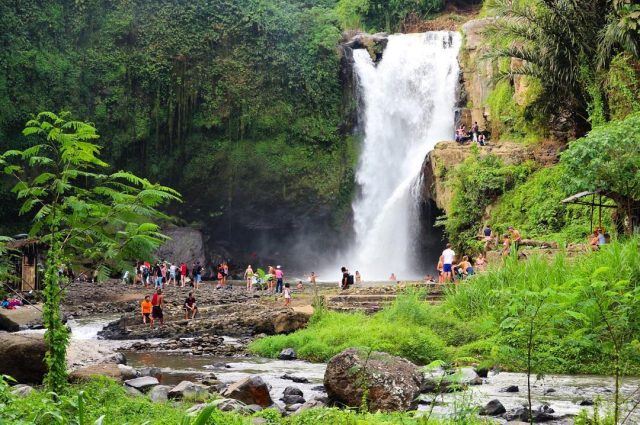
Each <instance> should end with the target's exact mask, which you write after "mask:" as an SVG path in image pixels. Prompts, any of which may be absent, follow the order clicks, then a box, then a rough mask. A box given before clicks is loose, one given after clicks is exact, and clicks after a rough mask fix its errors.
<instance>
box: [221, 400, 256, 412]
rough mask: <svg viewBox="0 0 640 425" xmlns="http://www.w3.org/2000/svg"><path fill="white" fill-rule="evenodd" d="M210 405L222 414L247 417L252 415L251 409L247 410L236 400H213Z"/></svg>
mask: <svg viewBox="0 0 640 425" xmlns="http://www.w3.org/2000/svg"><path fill="white" fill-rule="evenodd" d="M212 404H213V405H214V406H217V407H218V409H219V410H221V411H222V412H238V413H243V414H247V415H250V414H251V413H252V411H251V409H249V408H248V407H247V405H246V404H244V403H242V402H240V401H238V400H233V399H228V398H221V399H218V400H214V401H213V402H212Z"/></svg>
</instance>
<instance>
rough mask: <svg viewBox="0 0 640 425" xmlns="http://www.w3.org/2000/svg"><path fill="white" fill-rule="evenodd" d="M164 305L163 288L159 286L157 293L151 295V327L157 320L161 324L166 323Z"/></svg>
mask: <svg viewBox="0 0 640 425" xmlns="http://www.w3.org/2000/svg"><path fill="white" fill-rule="evenodd" d="M163 306H164V296H163V295H162V289H161V288H157V289H156V292H155V294H153V296H152V297H151V327H153V324H154V322H155V321H156V320H159V321H160V326H162V325H163V324H164V314H163V313H162V307H163Z"/></svg>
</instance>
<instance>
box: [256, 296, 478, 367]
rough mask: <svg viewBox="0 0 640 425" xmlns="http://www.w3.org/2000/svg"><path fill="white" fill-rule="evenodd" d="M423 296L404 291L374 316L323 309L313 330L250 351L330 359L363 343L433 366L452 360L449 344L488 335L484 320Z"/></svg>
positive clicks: (263, 342) (281, 337) (262, 341)
mask: <svg viewBox="0 0 640 425" xmlns="http://www.w3.org/2000/svg"><path fill="white" fill-rule="evenodd" d="M422 295H423V294H421V293H414V292H409V293H406V294H403V295H402V296H400V297H398V299H397V301H396V302H395V303H394V304H393V305H392V306H391V307H389V308H386V309H384V310H383V311H382V312H380V313H377V314H375V315H373V316H366V315H364V314H362V313H357V314H356V313H354V314H345V313H336V312H331V311H324V310H320V311H319V312H318V313H316V314H315V315H314V316H313V317H312V321H311V323H310V325H309V327H308V328H307V329H304V330H301V331H298V332H295V333H293V334H290V335H277V336H273V337H268V338H263V339H259V340H256V341H254V342H253V343H252V344H251V347H250V349H251V350H252V351H254V352H256V353H259V354H261V355H263V356H267V357H277V355H278V353H280V351H281V350H282V349H283V348H286V347H295V348H296V351H297V353H298V355H299V356H300V357H302V358H305V359H309V360H313V361H327V360H328V359H330V358H331V357H333V356H334V355H335V354H338V353H339V352H341V351H343V350H344V349H346V348H349V347H362V348H367V349H368V348H370V349H373V350H376V351H385V352H388V353H391V354H395V355H398V356H402V357H405V358H408V359H411V360H412V361H414V362H416V363H419V364H428V363H431V362H432V361H434V360H440V359H450V358H451V354H450V351H449V350H448V349H447V346H448V345H456V346H457V345H462V344H465V343H467V342H470V341H475V340H477V339H478V338H479V337H480V336H481V335H483V332H482V329H483V326H482V324H474V325H472V326H469V324H462V323H459V322H457V321H456V320H454V319H453V318H452V317H449V316H447V315H446V314H443V313H442V312H438V311H436V310H434V309H432V308H430V307H429V306H428V305H427V304H425V303H424V301H423V297H422ZM485 331H486V329H485Z"/></svg>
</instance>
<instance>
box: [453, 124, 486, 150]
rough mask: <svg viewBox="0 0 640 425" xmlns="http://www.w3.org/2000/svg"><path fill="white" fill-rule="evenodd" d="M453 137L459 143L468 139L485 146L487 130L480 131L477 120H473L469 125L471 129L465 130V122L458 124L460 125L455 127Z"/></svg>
mask: <svg viewBox="0 0 640 425" xmlns="http://www.w3.org/2000/svg"><path fill="white" fill-rule="evenodd" d="M455 139H456V142H458V143H460V144H462V143H464V142H466V141H469V140H471V141H473V142H474V143H477V144H479V145H480V146H485V145H486V144H487V143H488V139H487V131H486V130H485V131H480V126H479V125H478V121H475V122H474V123H473V125H472V126H471V131H468V130H467V126H466V125H465V124H460V126H459V127H458V128H457V129H456V133H455Z"/></svg>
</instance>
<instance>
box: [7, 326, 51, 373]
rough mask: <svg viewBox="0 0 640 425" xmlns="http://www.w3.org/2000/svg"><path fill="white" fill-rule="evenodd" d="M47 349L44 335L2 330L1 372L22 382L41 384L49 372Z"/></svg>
mask: <svg viewBox="0 0 640 425" xmlns="http://www.w3.org/2000/svg"><path fill="white" fill-rule="evenodd" d="M46 351H47V346H46V344H45V342H44V339H43V337H42V335H16V334H11V333H8V332H0V374H2V375H9V376H11V377H13V379H15V380H16V381H18V382H19V383H21V384H40V383H42V378H43V377H44V375H45V374H46V373H47V366H46V364H45V362H44V355H45V353H46Z"/></svg>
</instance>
